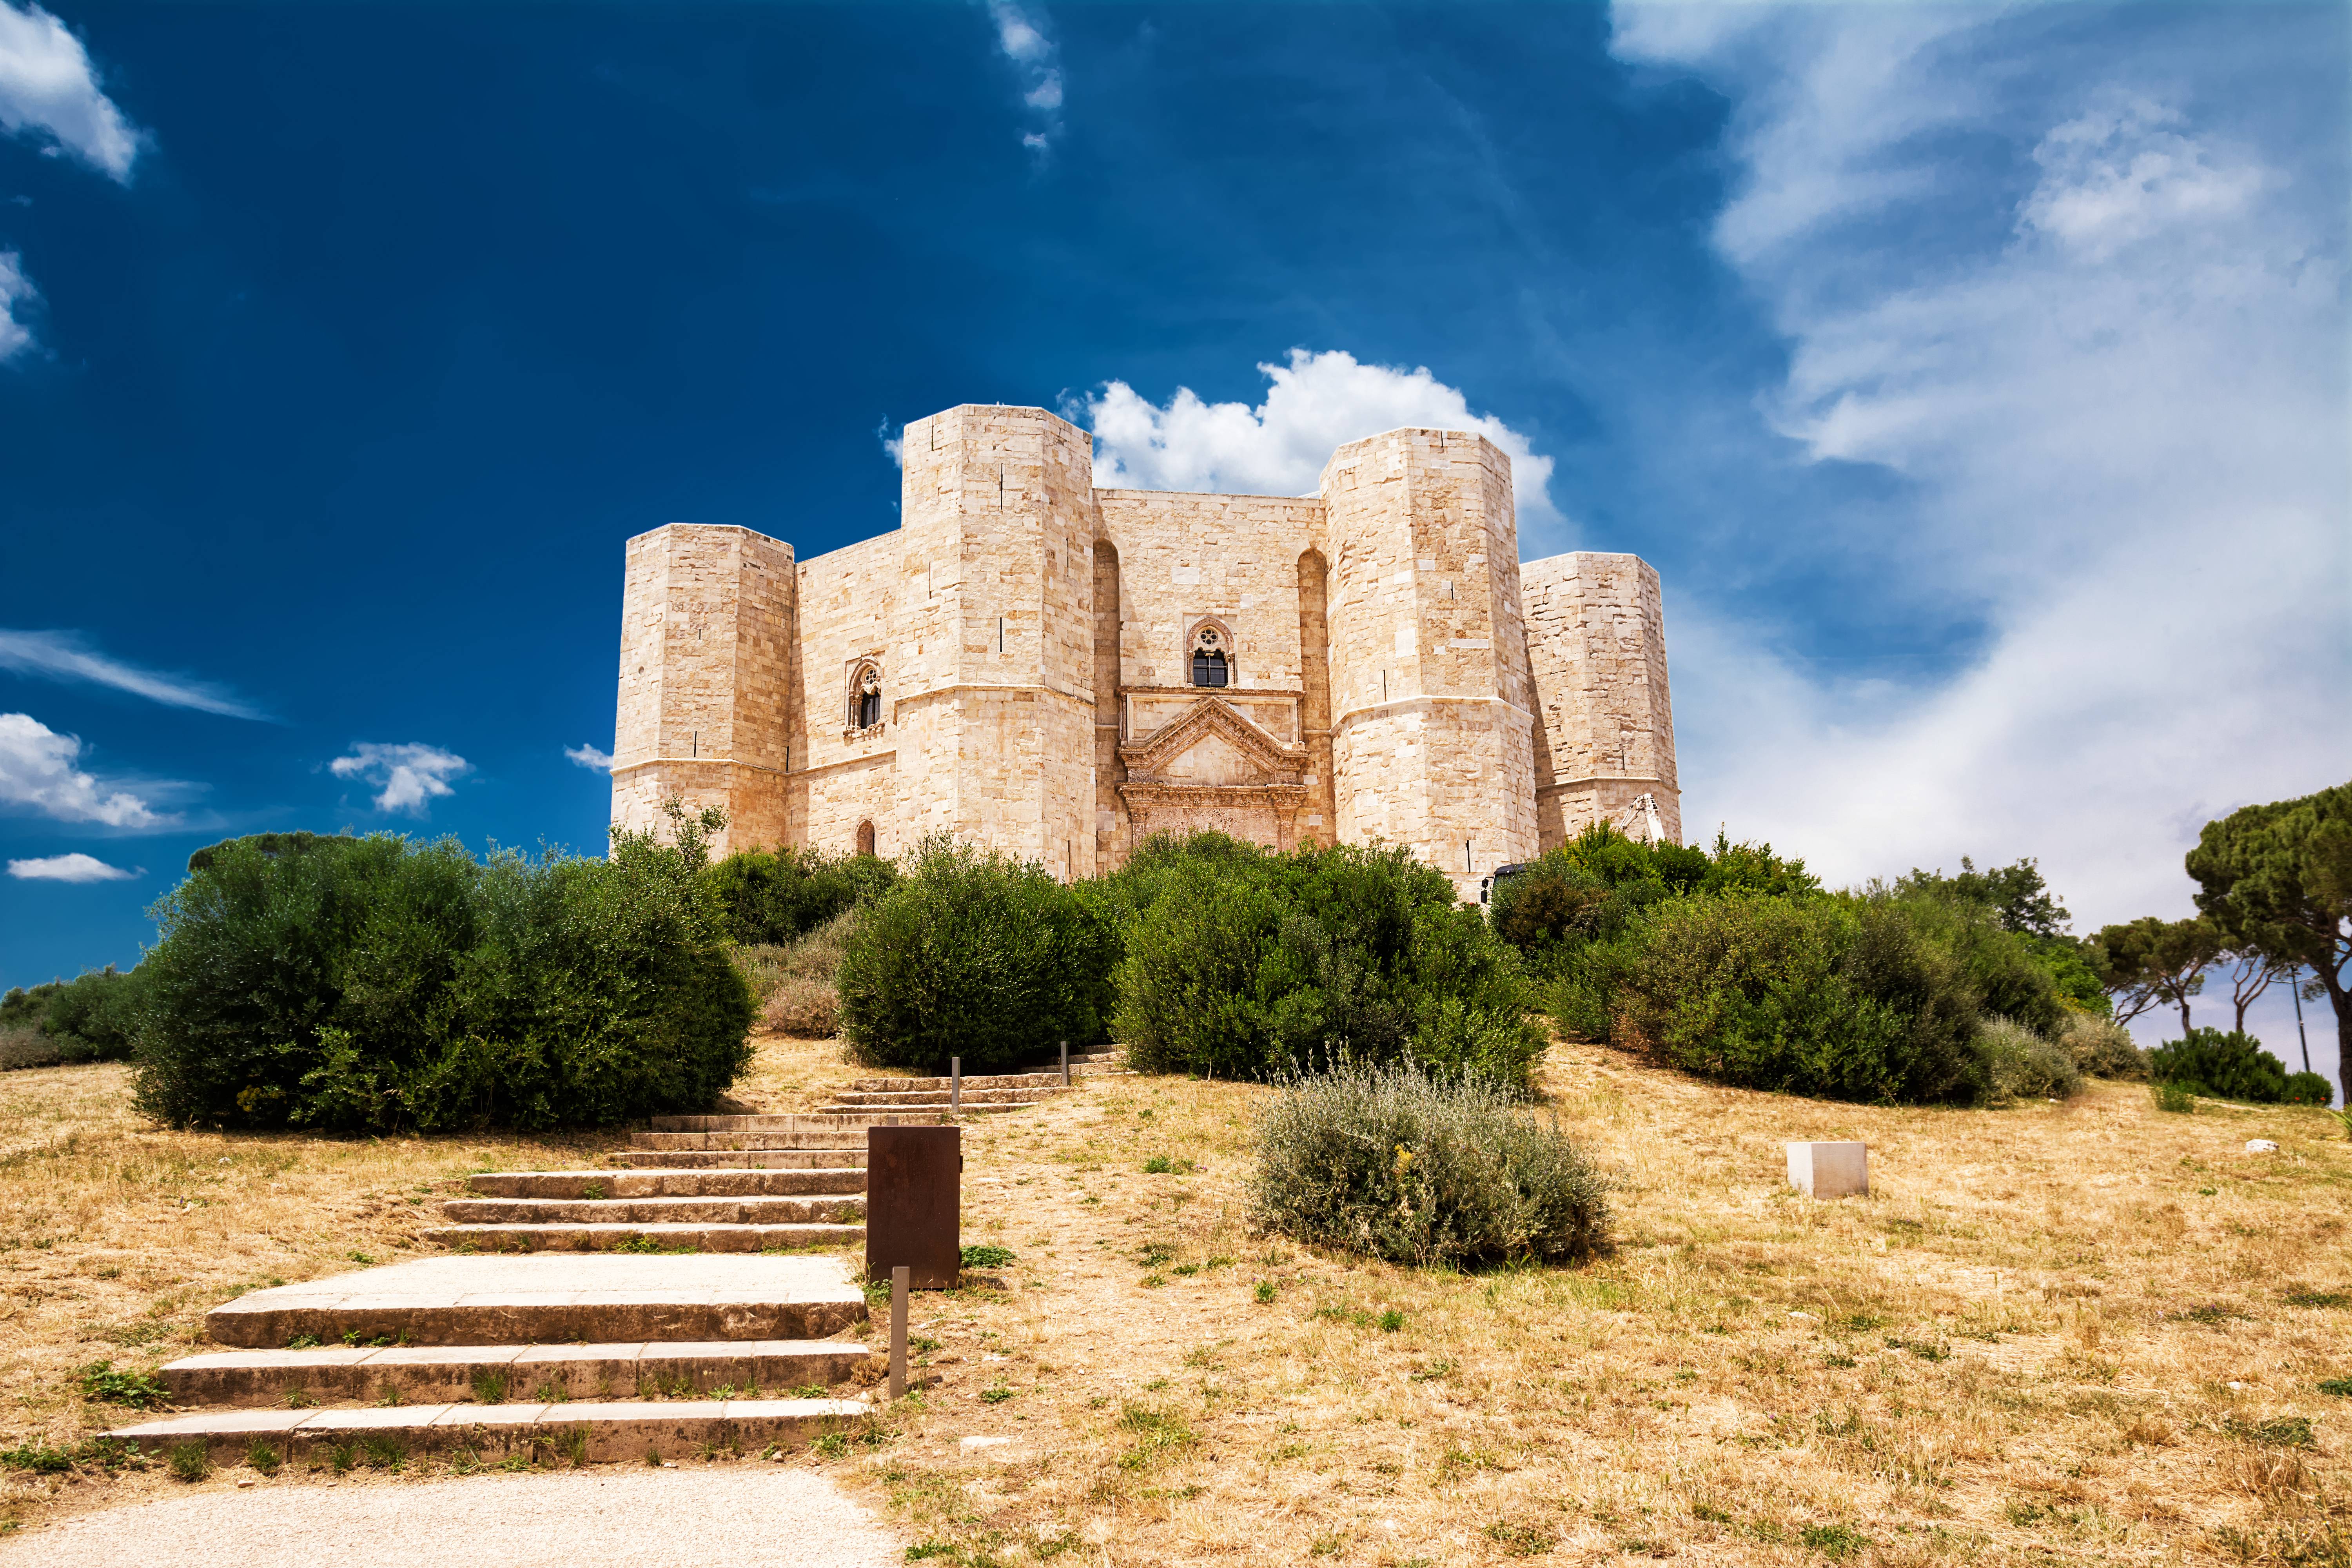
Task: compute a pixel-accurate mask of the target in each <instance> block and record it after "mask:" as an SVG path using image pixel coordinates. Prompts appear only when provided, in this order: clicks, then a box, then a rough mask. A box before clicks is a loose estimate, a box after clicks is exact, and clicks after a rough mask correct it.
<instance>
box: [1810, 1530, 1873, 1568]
mask: <svg viewBox="0 0 2352 1568" xmlns="http://www.w3.org/2000/svg"><path fill="white" fill-rule="evenodd" d="M1803 1540H1804V1542H1805V1546H1806V1548H1807V1550H1809V1551H1812V1552H1820V1553H1821V1554H1822V1556H1824V1557H1826V1558H1828V1559H1829V1560H1830V1561H1831V1562H1832V1563H1843V1562H1844V1561H1845V1560H1846V1559H1847V1558H1849V1557H1852V1556H1853V1555H1854V1554H1855V1553H1856V1552H1860V1551H1861V1550H1862V1549H1863V1548H1864V1547H1865V1546H1867V1545H1869V1544H1870V1538H1869V1537H1868V1536H1866V1535H1864V1534H1863V1532H1862V1531H1858V1530H1856V1529H1854V1528H1853V1526H1852V1525H1850V1524H1809V1525H1807V1526H1805V1528H1804V1531H1803Z"/></svg>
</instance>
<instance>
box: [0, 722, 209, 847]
mask: <svg viewBox="0 0 2352 1568" xmlns="http://www.w3.org/2000/svg"><path fill="white" fill-rule="evenodd" d="M80 757H81V741H80V739H79V737H77V736H73V735H61V734H59V733H58V732H57V731H55V730H52V729H50V728H49V727H48V726H47V724H44V723H42V722H41V721H39V720H37V719H36V718H34V717H33V716H32V715H31V714H29V713H0V806H16V807H20V808H24V809H28V810H31V811H34V812H37V813H38V814H40V815H41V816H48V817H54V818H56V819H57V820H58V821H59V822H96V823H100V824H102V825H104V826H108V827H130V828H152V827H169V826H173V824H174V823H175V822H177V821H178V818H177V817H174V816H168V815H165V814H163V813H161V812H158V811H156V810H155V809H154V808H153V807H152V806H151V805H148V803H147V801H146V800H145V798H144V797H142V796H141V795H136V794H134V793H132V792H131V791H130V790H128V789H124V788H122V787H121V786H119V785H112V784H102V783H100V781H99V780H98V778H97V777H96V776H94V775H93V774H91V773H86V772H84V771H83V770H82V768H81V767H80V765H79V763H80Z"/></svg>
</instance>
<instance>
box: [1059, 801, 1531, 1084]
mask: <svg viewBox="0 0 2352 1568" xmlns="http://www.w3.org/2000/svg"><path fill="white" fill-rule="evenodd" d="M1203 837H1211V836H1203ZM1197 842H1198V841H1193V842H1192V843H1185V844H1175V845H1163V846H1160V847H1158V849H1157V850H1156V851H1155V852H1154V854H1153V855H1152V856H1151V858H1150V859H1149V860H1147V862H1146V864H1145V866H1144V867H1143V868H1141V869H1140V871H1139V877H1138V879H1139V881H1143V882H1146V883H1148V891H1146V892H1143V893H1141V894H1139V895H1137V894H1133V893H1130V892H1128V891H1124V890H1121V889H1117V888H1114V889H1110V890H1109V891H1108V892H1107V893H1106V894H1105V895H1103V897H1104V899H1105V902H1106V903H1107V904H1108V905H1109V906H1111V907H1125V908H1128V909H1129V910H1133V911H1134V912H1133V913H1132V914H1131V915H1130V916H1129V921H1128V924H1127V926H1126V928H1125V931H1124V932H1123V946H1124V954H1123V957H1122V958H1121V960H1120V963H1119V967H1118V1011H1117V1013H1116V1015H1115V1016H1114V1018H1113V1021H1112V1027H1113V1032H1114V1033H1115V1034H1116V1035H1117V1037H1118V1039H1119V1040H1120V1042H1121V1043H1122V1044H1124V1045H1125V1046H1126V1047H1127V1051H1128V1059H1129V1062H1130V1063H1132V1064H1133V1065H1134V1066H1135V1067H1137V1068H1141V1069H1142V1070H1145V1071H1152V1072H1187V1073H1196V1074H1200V1075H1202V1076H1204V1077H1220V1078H1265V1077H1279V1076H1282V1075H1285V1074H1289V1073H1295V1072H1299V1071H1303V1070H1306V1069H1307V1068H1311V1067H1314V1066H1317V1065H1320V1064H1325V1063H1329V1062H1333V1061H1338V1060H1341V1059H1348V1060H1354V1061H1391V1060H1398V1059H1412V1060H1416V1061H1420V1062H1423V1063H1424V1064H1427V1065H1429V1066H1432V1067H1442V1068H1464V1069H1467V1070H1470V1071H1474V1072H1476V1073H1479V1074H1482V1075H1484V1076H1486V1077H1488V1078H1491V1079H1496V1080H1498V1081H1501V1082H1504V1083H1507V1084H1511V1085H1519V1084H1523V1083H1524V1082H1525V1081H1526V1079H1527V1075H1528V1068H1529V1065H1530V1064H1531V1063H1532V1062H1533V1061H1534V1059H1535V1058H1536V1057H1537V1056H1538V1055H1539V1054H1540V1053H1541V1051H1542V1048H1543V1040H1542V1037H1541V1034H1540V1033H1539V1031H1538V1030H1537V1029H1535V1028H1534V1027H1533V1026H1530V1025H1529V1024H1528V1021H1527V1017H1526V1009H1527V1003H1528V992H1527V986H1526V983H1525V980H1524V977H1523V974H1522V972H1521V970H1520V967H1519V963H1518V959H1517V955H1516V954H1515V953H1514V952H1512V950H1511V949H1510V948H1509V947H1508V946H1507V945H1506V944H1505V943H1503V942H1498V941H1497V940H1496V938H1495V937H1494V935H1493V933H1492V932H1491V931H1489V930H1488V929H1487V926H1486V920H1485V918H1484V917H1483V916H1482V915H1481V914H1480V913H1479V911H1478V910H1475V909H1470V908H1465V907H1463V906H1461V905H1460V904H1458V903H1457V902H1456V901H1455V899H1454V885H1453V883H1452V882H1451V881H1450V880H1449V879H1446V878H1445V877H1444V875H1443V874H1442V873H1439V872H1436V871H1433V870H1431V869H1430V868H1428V867H1426V866H1423V865H1420V864H1418V863H1417V862H1415V861H1414V860H1413V859H1412V857H1411V856H1410V855H1409V854H1408V853H1406V852H1405V851H1403V850H1401V849H1393V848H1367V847H1352V846H1343V847H1334V848H1326V849H1307V850H1300V851H1297V852H1296V853H1292V854H1286V855H1283V854H1272V853H1267V852H1265V851H1261V850H1257V849H1255V848H1253V847H1247V846H1237V845H1235V844H1234V841H1232V840H1230V839H1223V838H1222V837H1213V838H1212V839H1211V841H1210V842H1207V843H1204V844H1200V845H1199V848H1198V851H1197V852H1195V850H1194V847H1193V843H1197ZM1121 876H1122V877H1123V876H1124V873H1122V874H1121ZM1109 880H1110V881H1111V882H1112V883H1114V884H1116V883H1118V882H1119V880H1120V878H1118V877H1115V878H1112V879H1109Z"/></svg>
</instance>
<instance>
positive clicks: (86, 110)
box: [0, 0, 146, 184]
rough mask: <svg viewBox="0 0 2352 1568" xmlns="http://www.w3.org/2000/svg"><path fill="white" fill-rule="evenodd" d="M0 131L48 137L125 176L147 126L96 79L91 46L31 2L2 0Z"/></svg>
mask: <svg viewBox="0 0 2352 1568" xmlns="http://www.w3.org/2000/svg"><path fill="white" fill-rule="evenodd" d="M0 131H5V132H9V133H10V134H12V135H17V136H27V135H29V136H35V137H40V138H44V139H46V140H47V141H48V142H49V143H50V146H51V150H52V151H54V152H58V153H71V154H72V155H73V156H75V157H77V158H79V159H80V160H81V161H82V162H83V163H88V164H89V165H90V167H92V168H94V169H98V170H100V171H101V172H103V173H104V174H108V175H109V176H110V177H112V178H113V179H115V180H118V181H120V182H121V183H122V184H130V183H131V164H132V163H134V162H136V161H137V159H138V157H139V149H140V147H141V145H142V143H143V142H145V140H146V137H145V133H144V132H141V131H140V130H138V128H136V127H135V126H133V125H132V124H131V121H129V120H128V119H126V118H125V117H124V116H123V113H122V110H120V109H118V108H116V107H115V104H114V100H112V99H110V98H109V97H107V96H106V94H105V92H104V91H103V90H102V89H100V87H99V85H98V72H97V69H96V68H94V67H93V66H91V64H90V61H89V50H87V49H85V48H83V47H82V44H81V40H80V39H79V38H77V37H74V36H73V33H72V32H71V30H69V29H68V27H67V26H66V25H65V24H64V23H63V22H60V21H58V19H57V18H56V17H55V16H50V15H49V14H48V13H47V11H44V10H42V9H41V8H40V6H38V5H26V6H25V7H23V8H22V9H21V10H20V9H19V8H17V7H16V5H11V4H10V3H9V0H0Z"/></svg>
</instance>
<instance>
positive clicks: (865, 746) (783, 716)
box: [613, 404, 1682, 897]
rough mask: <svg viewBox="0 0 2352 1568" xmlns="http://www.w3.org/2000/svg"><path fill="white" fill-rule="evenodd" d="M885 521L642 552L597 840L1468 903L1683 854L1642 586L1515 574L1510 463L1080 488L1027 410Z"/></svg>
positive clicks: (1361, 463) (1586, 565)
mask: <svg viewBox="0 0 2352 1568" xmlns="http://www.w3.org/2000/svg"><path fill="white" fill-rule="evenodd" d="M904 456H905V477H904V480H903V484H904V489H903V499H902V503H901V506H900V525H899V527H898V529H897V530H896V531H893V532H890V533H887V534H883V535H881V536H879V537H877V538H874V539H869V540H866V541H865V542H861V543H857V544H853V545H850V546H848V547H847V548H845V549H843V550H837V551H835V552H832V553H831V554H828V555H821V556H817V557H815V558H814V559H812V560H808V561H796V560H795V559H794V557H793V549H792V547H791V546H790V545H788V544H785V543H783V542H782V541H779V540H775V539H772V538H769V537H768V536H766V535H764V534H761V533H757V532H754V531H751V530H749V529H745V528H739V527H730V526H716V525H705V524H691V523H671V524H669V525H667V527H663V528H657V529H655V530H654V531H651V532H650V533H644V534H640V535H638V536H637V537H636V538H635V539H632V540H630V541H629V542H628V545H627V551H626V570H627V580H626V584H625V589H624V592H623V599H622V618H621V668H620V685H619V702H618V708H617V712H616V715H615V721H614V765H613V821H614V823H615V824H616V825H618V826H626V827H632V828H637V827H649V826H658V825H659V823H660V807H661V803H662V802H663V801H664V800H666V799H667V798H668V797H669V796H671V795H677V796H679V797H681V798H682V799H684V800H685V801H686V803H687V804H688V805H689V806H695V807H698V806H701V805H722V806H724V807H725V808H726V809H727V813H728V818H729V826H728V827H727V830H726V832H725V834H724V835H723V837H722V841H721V843H720V844H719V850H720V852H722V853H724V852H727V851H729V850H732V849H740V848H747V847H751V846H754V845H765V846H769V847H782V846H783V845H787V844H807V845H811V846H814V847H817V848H820V849H823V850H825V851H827V852H829V853H850V852H857V851H865V852H870V853H875V854H880V855H884V856H893V855H898V854H900V853H902V852H904V851H905V850H907V849H908V848H911V847H913V846H914V844H915V843H916V842H917V841H918V840H919V839H920V838H921V837H923V836H924V835H926V834H929V833H940V832H944V833H950V834H956V835H960V836H962V837H970V838H974V839H978V840H980V841H982V842H984V843H987V844H991V845H993V846H995V847H999V848H1003V849H1005V850H1007V851H1010V852H1012V853H1013V854H1016V855H1019V856H1022V857H1024V858H1030V859H1034V860H1037V861H1039V862H1041V863H1042V864H1044V865H1045V867H1046V868H1048V869H1050V870H1051V871H1053V872H1054V873H1055V875H1056V876H1061V877H1065V878H1068V877H1086V876H1092V875H1096V874H1098V873H1100V872H1104V871H1108V870H1110V869H1112V868H1115V867H1116V866H1117V865H1118V863H1119V862H1120V861H1121V860H1123V859H1125V858H1126V857H1127V855H1128V854H1129V851H1131V850H1132V849H1133V848H1134V847H1136V846H1137V845H1138V844H1139V843H1141V842H1142V841H1143V840H1144V839H1145V838H1148V837H1150V836H1151V835H1153V834H1155V833H1161V832H1185V831H1190V830H1192V829H1195V828H1202V827H1214V828H1218V829H1221V830H1223V831H1224V832H1227V833H1231V834H1233V835H1234V836H1235V837H1241V838H1245V839H1249V840H1251V841H1253V842H1255V843H1259V844H1264V845H1266V846H1268V847H1276V848H1283V849H1288V848H1294V847H1299V846H1303V845H1308V844H1317V843H1324V844H1328V843H1334V842H1343V843H1370V842H1373V841H1376V840H1378V841H1385V842H1388V843H1392V844H1402V845H1405V846H1407V847H1410V848H1411V849H1412V852H1413V853H1414V854H1415V855H1416V856H1418V857H1420V858H1422V859H1423V860H1425V861H1426V862H1427V863H1428V864H1429V865H1431V866H1433V867H1434V868H1437V869H1439V870H1441V871H1443V872H1444V873H1445V874H1446V875H1448V876H1449V877H1451V878H1453V879H1454V882H1455V885H1456V886H1457V887H1458V888H1460V889H1461V890H1462V891H1463V893H1464V895H1465V897H1475V896H1476V889H1477V887H1478V883H1479V880H1480V879H1482V878H1483V877H1485V876H1486V874H1487V873H1489V872H1491V871H1492V870H1493V869H1494V868H1496V866H1498V865H1502V864H1505V863H1507V862H1511V861H1517V860H1526V859H1530V858H1533V857H1534V856H1535V855H1537V854H1538V853H1539V852H1540V851H1541V850H1543V849H1546V848H1549V847H1552V846H1553V845H1555V844H1558V843H1560V842H1561V841H1562V840H1564V839H1566V838H1570V837H1574V836H1575V835H1576V834H1578V833H1579V832H1581V831H1582V830H1583V829H1584V828H1585V827H1587V826H1591V824H1592V823H1593V822H1595V821H1598V820H1607V821H1611V822H1614V823H1616V824H1617V825H1618V826H1621V827H1623V828H1625V829H1626V830H1628V831H1629V832H1632V833H1633V834H1635V835H1636V836H1640V835H1643V834H1644V833H1646V832H1647V831H1649V826H1648V825H1649V821H1650V816H1651V813H1652V812H1654V813H1655V816H1656V819H1657V822H1658V824H1659V826H1660V828H1661V829H1662V830H1663V834H1664V837H1669V838H1674V839H1677V840H1678V839H1679V838H1680V837H1681V820H1682V809H1681V795H1680V792H1679V790H1678V788H1677V786H1676V784H1675V746H1674V718H1673V710H1672V707H1671V704H1670V701H1669V699H1668V695H1667V689H1666V652H1665V626H1664V616H1663V614H1662V611H1661V609H1660V601H1659V589H1658V574H1657V573H1656V572H1654V571H1653V570H1652V569H1651V568H1650V566H1649V565H1648V564H1647V563H1644V562H1643V561H1642V560H1640V559H1639V558H1637V557H1635V556H1632V555H1609V554H1596V553H1577V554H1569V555H1556V556H1553V557H1551V558H1550V559H1549V560H1545V561H1537V562H1530V563H1527V564H1526V565H1524V566H1522V565H1521V564H1520V563H1519V558H1518V524H1517V517H1516V515H1515V513H1514V510H1513V507H1512V500H1511V463H1510V458H1508V457H1507V455H1506V454H1505V453H1503V452H1502V451H1501V450H1500V449H1499V448H1497V447H1496V446H1495V445H1494V444H1493V443H1492V442H1490V441H1488V440H1486V438H1485V437H1481V436H1476V435H1473V434H1468V433H1465V432H1463V431H1458V430H1391V431H1389V432H1388V433H1386V434H1385V435H1381V436H1374V437H1370V438H1368V439H1366V440H1362V441H1355V442H1351V443H1349V445H1347V446H1345V447H1340V448H1339V450H1338V451H1337V452H1335V453H1333V454H1332V456H1331V460H1330V462H1329V464H1328V466H1327V467H1326V468H1324V471H1323V477H1322V482H1321V486H1320V489H1319V490H1318V494H1316V495H1313V496H1307V497H1297V498H1291V497H1276V496H1224V495H1194V494H1183V493H1174V492H1160V491H1139V490H1119V489H1095V488H1094V449H1093V438H1092V437H1090V436H1088V435H1087V433H1086V432H1085V431H1083V430H1080V429H1078V428H1077V427H1076V426H1073V425H1071V424H1069V423H1068V422H1067V421H1066V420H1063V419H1060V418H1057V417H1055V416H1054V415H1051V414H1048V413H1046V412H1045V410H1043V409H1039V408H1009V407H1000V406H993V405H971V404H967V405H962V406H961V407H956V408H950V409H949V410H947V411H946V412H944V413H941V414H936V415H933V416H931V417H929V418H928V419H921V420H918V421H916V422H914V423H913V424H910V425H908V426H907V428H906V432H905V436H904Z"/></svg>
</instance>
